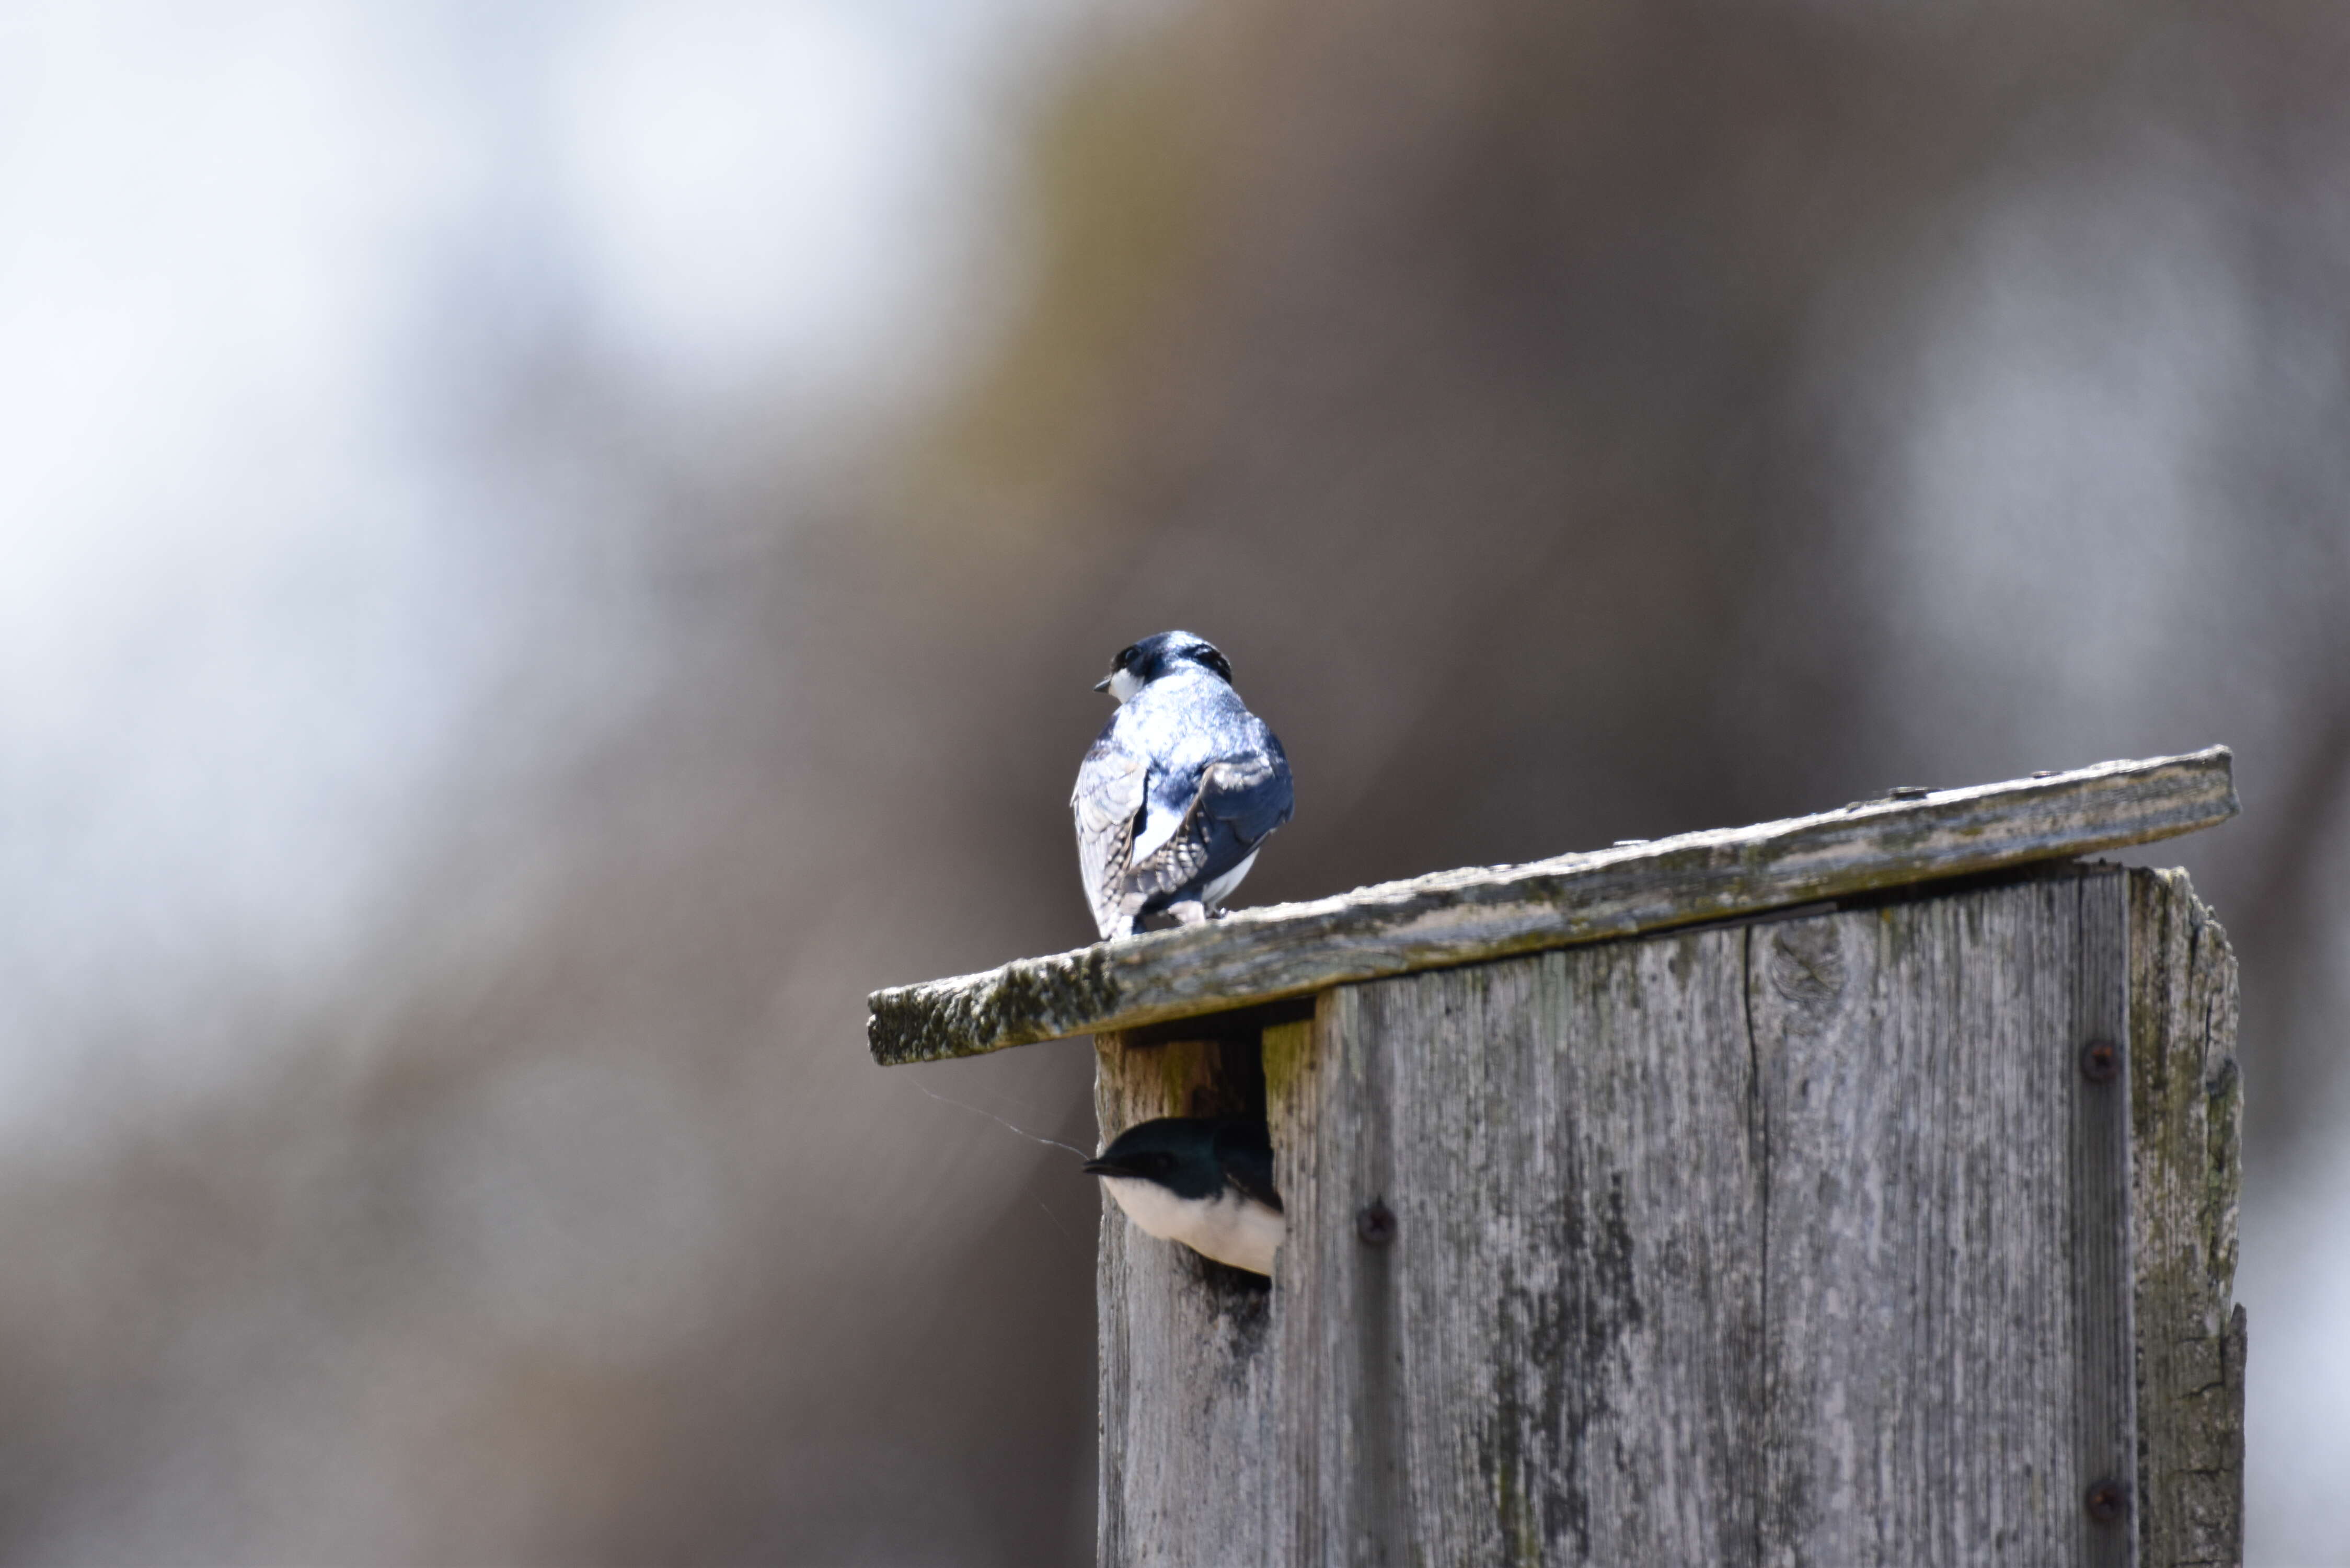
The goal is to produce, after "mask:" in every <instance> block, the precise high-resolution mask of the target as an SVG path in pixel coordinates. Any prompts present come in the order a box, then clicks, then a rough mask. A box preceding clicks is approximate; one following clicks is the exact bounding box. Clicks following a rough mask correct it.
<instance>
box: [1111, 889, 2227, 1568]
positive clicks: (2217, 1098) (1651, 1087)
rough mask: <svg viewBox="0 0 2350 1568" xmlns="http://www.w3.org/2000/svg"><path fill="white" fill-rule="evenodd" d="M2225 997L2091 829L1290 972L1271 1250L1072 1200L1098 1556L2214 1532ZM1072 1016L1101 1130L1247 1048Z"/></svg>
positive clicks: (2071, 1545)
mask: <svg viewBox="0 0 2350 1568" xmlns="http://www.w3.org/2000/svg"><path fill="white" fill-rule="evenodd" d="M2232 999H2233V991H2232V967H2231V965H2230V963H2229V961H2228V960H2227V956H2226V950H2225V946H2224V941H2223V940H2221V939H2220V937H2219V935H2218V931H2217V928H2216V927H2215V926H2212V925H2210V922H2209V919H2208V916H2205V915H2204V914H2203V912H2202V911H2201V910H2200V909H2199V906H2195V905H2194V904H2193V901H2192V898H2191V895H2189V893H2188V892H2187V890H2186V888H2185V886H2184V882H2183V879H2182V878H2177V877H2175V874H2161V875H2158V874H2154V873H2143V872H2140V873H2125V872H2122V871H2119V870H2117V869H2115V868H2110V867H2090V868H2062V869H2055V870H2052V871H2051V872H2050V873H2048V874H2044V875H2041V876H2036V877H2031V878H2030V879H2025V880H2020V881H2017V882H2015V883H2012V884H2009V885H2004V886H1999V887H1991V888H1973V889H1970V890H1965V891H1956V892H1948V893H1944V894H1942V895H1940V896H1938V897H1930V898H1919V899H1917V900H1913V901H1908V902H1892V903H1887V904H1885V905H1883V906H1881V907H1877V908H1865V909H1847V910H1844V911H1840V912H1835V913H1829V914H1821V915H1810V916H1804V917H1802V918H1797V919H1781V920H1775V921H1770V922H1766V923H1761V924H1752V925H1746V926H1742V927H1735V928H1726V929H1725V928H1714V929H1696V930H1690V931H1685V932H1676V933H1666V934H1661V935H1658V936H1653V937H1649V938H1647V939H1644V940H1638V941H1632V942H1621V943H1610V944H1605V945H1597V946H1587V947H1579V948H1572V949H1567V950H1557V951H1551V952H1545V953H1542V954H1540V955H1537V956H1530V957H1521V958H1515V959H1511V960H1506V961H1497V962H1490V963H1484V964H1479V965H1474V966H1471V967H1466V968H1457V969H1451V970H1447V971H1439V972H1431V973H1425V974H1414V975H1409V976H1404V977H1399V978H1394V979H1387V980H1381V981H1372V982H1368V983H1363V984H1354V985H1347V986H1343V987H1339V988H1336V989H1335V990H1333V991H1331V992H1326V994H1325V995H1324V996H1323V997H1322V998H1321V999H1320V1001H1319V1002H1318V1003H1317V1006H1316V1012H1315V1019H1314V1022H1313V1023H1312V1024H1311V1026H1310V1027H1308V1026H1303V1025H1290V1026H1287V1027H1286V1028H1284V1029H1279V1030H1272V1031H1268V1032H1267V1034H1266V1042H1265V1044H1266V1049H1265V1051H1264V1054H1263V1076H1264V1081H1265V1085H1266V1089H1265V1094H1266V1101H1265V1103H1266V1106H1267V1110H1268V1114H1269V1119H1270V1120H1271V1122H1272V1125H1273V1128H1274V1145H1275V1149H1276V1154H1277V1166H1278V1179H1279V1181H1280V1184H1281V1187H1282V1190H1283V1193H1284V1199H1285V1200H1286V1203H1287V1206H1288V1211H1289V1215H1290V1222H1291V1227H1292V1229H1291V1237H1290V1241H1289V1242H1288V1244H1287V1245H1286V1246H1285V1247H1284V1250H1283V1252H1282V1254H1281V1258H1280V1260H1279V1262H1278V1264H1277V1267H1276V1279H1275V1281H1274V1284H1273V1285H1272V1287H1271V1289H1270V1291H1269V1292H1266V1291H1264V1290H1262V1289H1256V1290H1252V1289H1250V1288H1249V1287H1248V1286H1247V1285H1246V1283H1245V1282H1244V1281H1243V1276H1239V1275H1236V1274H1233V1273H1232V1272H1230V1271H1225V1270H1222V1269H1219V1268H1216V1267H1215V1266H1213V1265H1208V1264H1204V1263H1202V1262H1200V1261H1199V1260H1198V1259H1196V1258H1195V1257H1191V1255H1189V1254H1188V1253H1186V1252H1184V1251H1182V1250H1181V1249H1180V1248H1175V1247H1172V1246H1170V1245H1168V1244H1165V1243H1162V1242H1158V1241H1152V1240H1150V1239H1149V1238H1147V1237H1144V1236H1141V1235H1139V1233H1136V1232H1134V1231H1132V1230H1131V1229H1130V1228H1128V1226H1126V1225H1125V1223H1124V1222H1123V1220H1122V1219H1121V1218H1120V1217H1119V1216H1118V1215H1117V1213H1116V1211H1115V1210H1112V1211H1110V1213H1109V1216H1108V1218H1107V1221H1106V1224H1105V1230H1104V1247H1103V1261H1102V1272H1101V1280H1100V1286H1101V1297H1100V1310H1101V1325H1102V1341H1101V1351H1102V1362H1101V1375H1102V1490H1101V1499H1100V1501H1101V1512H1100V1531H1101V1537H1100V1539H1101V1560H1102V1561H1103V1562H1104V1563H1107V1564H1128V1563H1166V1564H1179V1563H1180V1564H1202V1563H1204V1564H1220V1563H1248V1564H1276V1563H1315V1564H1326V1563H1328V1564H1336V1563H1349V1564H1352V1563H1366V1564H1367V1563H1392V1564H1398V1565H1400V1564H1404V1563H1431V1564H1433V1563H1636V1562H1638V1563H1650V1562H1653V1563H1679V1562H1687V1563H1752V1564H1758V1565H1760V1564H1781V1563H1787V1564H1793V1563H1839V1564H1844V1563H1850V1564H1864V1563H1884V1564H1901V1565H1905V1568H1906V1565H1909V1564H1931V1563H2128V1562H2131V1561H2133V1559H2134V1556H2135V1560H2136V1561H2137V1562H2141V1563H2148V1564H2164V1565H2169V1564H2184V1563H2193V1562H2210V1563H2218V1562H2227V1561H2231V1560H2232V1557H2231V1553H2232V1552H2233V1550H2234V1549H2233V1545H2232V1542H2234V1541H2235V1540H2236V1539H2237V1536H2235V1535H2233V1534H2230V1533H2229V1532H2230V1531H2232V1530H2234V1529H2235V1528H2236V1525H2235V1521H2236V1520H2238V1519H2239V1518H2240V1515H2241V1509H2240V1504H2239V1502H2238V1498H2239V1496H2240V1490H2239V1489H2240V1478H2241V1447H2240V1443H2241V1438H2240V1434H2241V1320H2240V1319H2235V1320H2231V1319H2230V1317H2229V1316H2228V1313H2227V1307H2228V1301H2229V1282H2230V1275H2231V1273H2232V1265H2233V1252H2232V1247H2233V1230H2232V1226H2233V1201H2234V1199H2233V1182H2234V1171H2235V1168H2236V1165H2235V1147H2234V1136H2235V1134H2234V1127H2235V1123H2234V1119H2233V1117H2234V1104H2235V1101H2234V1097H2233V1096H2234V1094H2235V1090H2234V1086H2233V1085H2234V1080H2233V1076H2232V1072H2231V1071H2230V1070H2228V1069H2226V1068H2223V1067H2222V1066H2220V1064H2223V1063H2226V1062H2228V1061H2229V1060H2230V1058H2229V1056H2228V1054H2227V1053H2228V1051H2229V1050H2230V1046H2231V1031H2232V1012H2231V1011H2230V1009H2231V1007H2232ZM1159 1033H1162V1034H1163V1033H1164V1031H1160V1032H1159ZM2125 1033H2126V1049H2124V1050H2121V1051H2118V1052H2116V1053H2115V1054H2113V1056H2112V1057H2111V1061H2112V1063H2113V1067H2114V1075H2113V1077H2112V1078H2111V1079H2110V1080H2108V1081H2106V1082H2103V1083H2099V1082H2095V1081H2093V1078H2094V1075H2089V1074H2085V1073H2084V1071H2083V1054H2082V1053H2083V1049H2084V1047H2085V1045H2087V1044H2090V1043H2091V1042H2093V1041H2095V1040H2097V1039H2100V1038H2103V1039H2107V1040H2113V1041H2115V1042H2116V1043H2117V1044H2118V1043H2121V1041H2122V1037H2123V1035H2124V1034H2125ZM1099 1050H1100V1064H1101V1071H1100V1078H1099V1085H1100V1087H1099V1092H1098V1095H1097V1104H1098V1107H1099V1110H1100V1113H1101V1116H1102V1127H1103V1132H1104V1134H1105V1136H1107V1135H1109V1134H1111V1133H1114V1132H1116V1131H1118V1130H1119V1129H1120V1128H1122V1127H1125V1126H1127V1125H1128V1124H1129V1123H1130V1122H1132V1121H1134V1120H1139V1119H1142V1118H1143V1117H1145V1116H1151V1115H1164V1114H1174V1113H1177V1112H1181V1111H1190V1110H1199V1109H1203V1108H1208V1109H1212V1108H1223V1107H1228V1106H1231V1105H1232V1104H1236V1103H1239V1102H1240V1101H1242V1100H1245V1099H1246V1098H1247V1097H1249V1096H1251V1095H1253V1093H1254V1089H1253V1085H1235V1082H1234V1080H1233V1077H1232V1063H1233V1061H1234V1054H1233V1051H1232V1047H1231V1046H1230V1045H1223V1046H1212V1047H1211V1046H1204V1045H1186V1044H1157V1045H1149V1046H1133V1045H1128V1044H1124V1043H1123V1042H1122V1041H1121V1040H1120V1039H1119V1038H1118V1037H1116V1036H1105V1037H1103V1038H1102V1039H1101V1041H1100V1046H1099ZM2189 1083H2191V1085H2193V1092H2192V1093H2191V1094H2189V1093H2187V1092H2186V1091H2185V1090H2184V1089H2183V1088H2181V1087H2180V1085H2188V1084H2189ZM1219 1096H1222V1098H1221V1099H1220V1098H1219ZM2133 1125H2134V1126H2135V1129H2136V1132H2135V1139H2133V1136H2132V1127H2133ZM2133 1180H2134V1182H2135V1201H2136V1203H2137V1210H2138V1214H2137V1225H2138V1229H2139V1244H2138V1250H2137V1254H2136V1257H2135V1261H2134V1262H2133V1258H2132V1254H2131V1252H2130V1251H2129V1237H2130V1222H2129V1214H2128V1205H2129V1203H2130V1202H2131V1200H2132V1195H2133ZM1374 1201H1380V1202H1384V1203H1385V1204H1386V1205H1388V1208H1389V1209H1390V1210H1392V1212H1393V1214H1394V1216H1395V1217H1396V1230H1395V1233H1394V1240H1393V1241H1391V1242H1390V1243H1389V1244H1388V1245H1385V1246H1373V1245H1367V1244H1366V1242H1365V1241H1363V1240H1362V1239H1361V1236H1360V1234H1359V1232H1358V1229H1357V1225H1358V1216H1359V1215H1360V1213H1361V1212H1362V1210H1364V1209H1365V1208H1366V1207H1367V1206H1368V1205H1370V1204H1372V1203H1373V1202H1374ZM2149 1243H2151V1244H2150V1245H2149ZM2134 1310H2135V1312H2136V1313H2137V1329H2136V1332H2135V1334H2134V1333H2133V1316H2132V1314H2133V1311H2134ZM2231 1322H2233V1323H2234V1324H2236V1326H2235V1327H2234V1329H2233V1330H2232V1331H2231V1330H2230V1326H2229V1325H2230V1323H2231ZM2231 1333H2232V1337H2231ZM2133 1346H2135V1351H2136V1364H2137V1377H2136V1378H2135V1379H2134V1378H2133V1376H2132V1352H2133ZM2231 1423H2232V1424H2231ZM2114 1480H2117V1481H2119V1482H2121V1483H2123V1484H2122V1486H2121V1488H2119V1489H2117V1490H2118V1492H2119V1495H2120V1496H2122V1497H2123V1498H2124V1499H2126V1501H2125V1503H2124V1505H2123V1509H2122V1515H2121V1517H2119V1518H2116V1519H2114V1520H2112V1521H2100V1520H2098V1519H2095V1518H2094V1517H2092V1515H2091V1512H2090V1511H2089V1510H2088V1508H2087V1507H2086V1505H2085V1503H2086V1497H2087V1493H2088V1490H2089V1489H2090V1488H2091V1487H2092V1486H2093V1485H2094V1484H2095V1483H2098V1482H2102V1481H2114ZM2149 1494H2152V1500H2151V1501H2150V1502H2146V1501H2143V1500H2147V1499H2148V1496H2149ZM2133 1547H2135V1548H2136V1552H2135V1554H2134V1552H2133ZM2199 1553H2200V1555H2199Z"/></svg>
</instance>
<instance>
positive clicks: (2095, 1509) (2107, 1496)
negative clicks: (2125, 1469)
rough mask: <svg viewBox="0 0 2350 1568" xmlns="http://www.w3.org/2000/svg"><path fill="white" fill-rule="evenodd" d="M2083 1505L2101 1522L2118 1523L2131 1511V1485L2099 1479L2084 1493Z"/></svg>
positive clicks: (2093, 1517) (2092, 1516)
mask: <svg viewBox="0 0 2350 1568" xmlns="http://www.w3.org/2000/svg"><path fill="white" fill-rule="evenodd" d="M2081 1506H2082V1507H2084V1508H2085V1509H2087V1510H2088V1511H2089V1517H2090V1518H2091V1519H2094V1520H2095V1521H2097V1522H2098V1523H2099V1524H2113V1523H2116V1522H2117V1521H2120V1520H2121V1519H2122V1518H2123V1517H2124V1516H2125V1515H2126V1514H2127V1513H2128V1512H2129V1487H2128V1485H2127V1484H2126V1483H2125V1482H2122V1481H2117V1480H2101V1481H2097V1482H2095V1483H2094V1484H2092V1485H2091V1486H2090V1488H2089V1490H2087V1491H2086V1492H2085V1493H2083V1494H2082V1497H2081Z"/></svg>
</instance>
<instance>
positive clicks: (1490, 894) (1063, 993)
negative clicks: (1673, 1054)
mask: <svg viewBox="0 0 2350 1568" xmlns="http://www.w3.org/2000/svg"><path fill="white" fill-rule="evenodd" d="M2235 813H2236V795H2235V786H2234V784H2233V782H2232V776H2231V773H2230V757H2229V753H2228V751H2227V749H2226V748H2225V747H2219V746H2215V747H2212V748H2210V749H2209V750H2207V751H2202V752H2196V753H2189V754H2188V755H2185V756H2178V757H2164V758H2158V759H2156V760H2153V761H2150V762H2116V763H2103V764H2100V765H2099V766H2096V767H2093V768H2083V769H2080V770H2078V771H2076V772H2073V773H2065V774H2052V775H2050V776H2048V777H2046V778H2034V779H2022V780H2016V781H2013V782H2012V783H2007V784H1984V785H1980V786H1977V787H1975V788H1971V789H1959V790H1945V791H1940V792H1938V793H1934V794H1928V795H1926V796H1924V797H1923V798H1921V799H1916V800H1908V799H1904V800H1887V801H1868V802H1861V803H1858V804H1856V805H1850V806H1846V808H1844V809H1843V810H1841V811H1834V812H1827V813H1825V814H1823V815H1816V816H1805V817H1797V818H1794V819H1792V820H1789V821H1785V822H1773V823H1763V824H1761V825H1759V826H1752V827H1742V828H1731V829H1722V830H1719V831H1714V832H1707V833H1690V834H1683V835H1681V836H1679V837H1675V838H1665V839H1659V840H1657V841H1656V842H1655V843H1652V844H1646V845H1633V846H1622V847H1617V848H1614V849H1605V850H1599V851H1596V852H1595V853H1590V854H1579V855H1564V856H1560V857H1557V858H1555V859H1551V860H1541V861H1535V862H1533V863H1531V864H1529V865H1524V866H1506V867H1475V868H1471V869H1467V870H1457V871H1445V872H1440V873H1437V874H1435V875H1432V876H1428V877H1417V878H1414V879H1413V880H1410V881H1408V882H1390V883H1384V884H1381V885H1380V886H1378V887H1373V888H1360V889H1357V891H1355V892H1352V893H1347V894H1345V895H1342V896H1340V897H1337V898H1324V899H1319V900H1316V901H1314V902H1311V903H1303V904H1279V905H1273V906H1269V907H1266V908H1263V909H1243V910H1240V911H1238V912H1236V913H1234V914H1233V915H1232V917H1231V918H1229V919H1223V920H1219V921H1215V922H1212V923H1211V924H1207V925H1201V926H1192V927H1188V928H1182V929H1175V930H1170V931H1154V932H1149V933H1146V934H1144V935H1141V936H1137V937H1131V938H1128V939H1125V940H1119V941H1115V942H1101V943H1097V944H1096V945H1094V946H1092V947H1088V948H1079V949H1076V950H1074V951H1071V952H1066V953H1056V954H1054V955H1052V956H1050V957H1047V958H1036V959H1023V960H1020V961H1016V962H1014V963H1010V964H1007V965H1005V966H1004V967H1003V968H1002V969H998V970H993V971H989V972H987V973H985V974H977V975H965V976H962V977H959V978H956V979H952V980H941V981H931V982H930V983H928V984H925V985H912V986H903V987H899V988H895V989H891V990H886V991H879V992H874V993H873V995H872V997H871V999H870V1007H871V1017H870V1019H869V1021H868V1025H867V1037H868V1043H869V1044H870V1045H871V1048H872V1052H873V1055H874V1059H875V1060H876V1061H879V1062H882V1063H897V1062H922V1061H933V1060H937V1059H940V1058H942V1057H949V1056H966V1055H972V1054H978V1053H980V1052H983V1051H994V1050H1000V1049H1002V1048H1003V1047H1004V1046H1008V1045H1020V1044H1028V1043H1030V1042H1033V1041H1038V1040H1050V1039H1055V1038H1057V1037H1059V1036H1062V1035H1067V1034H1083V1033H1100V1032H1103V1031H1110V1030H1121V1029H1131V1028H1134V1027H1136V1026H1138V1025H1140V1024H1145V1023H1153V1022H1157V1021H1159V1020H1165V1019H1172V1018H1180V1017H1183V1016H1186V1015H1188V1014H1192V1013H1198V1012H1207V1011H1211V1010H1214V1009H1220V1008H1230V1007H1239V1006H1243V1005H1245V1004H1249V1003H1253V1002H1268V1001H1274V1000H1276V999H1279V998H1283V997H1293V996H1303V995H1308V994H1312V993H1315V992H1322V991H1325V990H1326V989H1328V988H1329V987H1331V986H1333V985H1337V984H1341V983H1345V982H1348V981H1361V980H1367V979H1374V978H1377V977H1379V976H1383V975H1394V974H1402V973H1407V972H1410V971H1417V970H1427V969H1434V968H1440V967H1443V966H1447V965H1451V964H1460V963H1469V962H1474V961H1482V960H1487V959H1493V958H1499V957H1505V956H1508V955H1511V954H1514V953H1523V952H1534V951H1540V950H1547V949H1553V948H1559V947H1565V946H1569V945H1572V944H1575V943H1578V942H1586V941H1591V940H1596V939H1601V938H1610V937H1622V936H1627V935H1630V934H1632V933H1635V932H1638V931H1645V930H1654V929H1665V928H1669V927H1672V926H1680V925H1690V924H1694V923H1697V922H1700V921H1706V920H1717V919H1723V918H1725V917H1730V916H1736V915H1744V914H1752V913H1756V912H1759V911H1763V910H1769V909H1784V908H1787V907H1791V906H1795V905H1801V904H1806V903H1811V902H1814V901H1816V900H1820V899H1825V898H1843V897H1847V896H1850V895H1853V894H1856V893H1863V892H1867V891H1870V890H1873V889H1877V888H1887V887H1892V886H1898V885H1904V884H1908V883H1914V882H1918V881H1921V880H1925V879H1928V878H1931V877H1953V876H1960V875H1965V874H1969V873H1974V872H1981V871H1991V870H1996V869H1999V868H2001V867H2009V866H2015V865H2020V864H2022V863H2025V862H2029V861H2033V860H2042V859H2051V858H2056V857H2064V856H2074V855H2084V854H2088V853H2092V852H2094V851H2096V850H2100V849H2109V848H2114V847H2116V846H2121V845H2126V844H2140V843H2145V842H2148V841H2150V840H2153V839H2158V838H2165V837H2168V836H2172V835H2175V834H2180V833H2187V832H2190V831H2192V830H2194V829H2196V828H2199V827H2206V826H2210V825H2212V824H2214V823H2217V822H2221V821H2225V820H2226V819H2227V818H2228V817H2230V816H2232V815H2235Z"/></svg>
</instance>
